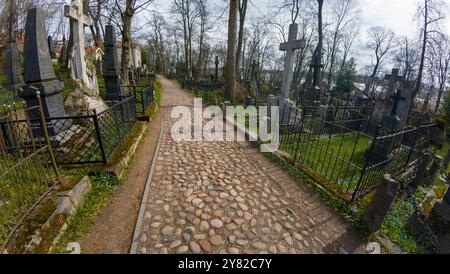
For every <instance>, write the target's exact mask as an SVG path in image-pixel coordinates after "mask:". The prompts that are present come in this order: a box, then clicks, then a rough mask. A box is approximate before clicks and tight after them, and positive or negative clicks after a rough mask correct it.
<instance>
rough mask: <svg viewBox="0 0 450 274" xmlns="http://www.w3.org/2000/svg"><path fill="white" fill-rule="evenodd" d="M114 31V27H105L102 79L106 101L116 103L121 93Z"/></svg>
mask: <svg viewBox="0 0 450 274" xmlns="http://www.w3.org/2000/svg"><path fill="white" fill-rule="evenodd" d="M116 43H117V40H116V30H115V28H114V26H112V25H107V26H106V27H105V42H104V45H105V56H104V59H103V78H104V79H105V87H106V100H109V101H118V100H119V98H120V97H121V96H123V93H122V87H121V83H122V81H121V78H120V71H119V66H118V65H117V50H116Z"/></svg>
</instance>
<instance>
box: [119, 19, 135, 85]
mask: <svg viewBox="0 0 450 274" xmlns="http://www.w3.org/2000/svg"><path fill="white" fill-rule="evenodd" d="M131 18H132V16H130V13H127V12H125V14H124V18H123V29H122V60H121V66H122V79H123V82H124V84H125V85H128V84H129V83H130V78H129V75H128V71H129V68H130V50H131Z"/></svg>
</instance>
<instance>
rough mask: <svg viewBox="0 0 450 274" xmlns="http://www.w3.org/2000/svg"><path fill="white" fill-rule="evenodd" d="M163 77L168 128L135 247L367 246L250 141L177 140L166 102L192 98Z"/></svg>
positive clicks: (300, 249)
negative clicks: (172, 134) (172, 130)
mask: <svg viewBox="0 0 450 274" xmlns="http://www.w3.org/2000/svg"><path fill="white" fill-rule="evenodd" d="M162 84H163V105H162V109H163V110H164V111H165V114H164V115H165V128H164V132H163V136H162V140H161V146H160V151H159V154H158V156H157V161H156V166H155V171H154V174H153V177H152V178H151V179H150V180H151V181H150V182H149V183H150V186H149V188H148V190H149V193H147V195H148V197H147V199H146V201H144V202H143V207H142V209H141V210H142V218H141V219H140V220H138V224H137V226H136V228H137V233H136V237H135V239H134V244H133V248H132V250H131V252H132V253H138V254H143V253H144V254H147V253H149V254H153V253H163V254H166V253H169V254H172V253H179V254H180V253H208V254H209V253H215V254H217V253H219V254H222V253H229V254H248V253H251V254H255V253H256V254H259V253H276V254H279V253H294V254H298V253H315V254H316V253H327V254H329V253H362V252H364V250H365V244H364V243H363V242H362V240H361V238H360V237H359V235H358V234H357V233H356V232H355V231H353V230H352V229H351V228H350V227H349V226H348V225H347V224H346V223H345V222H344V221H343V220H342V219H341V218H340V217H339V216H338V215H337V214H335V213H334V212H333V211H332V210H331V209H330V208H329V207H328V206H327V205H325V204H324V203H323V202H321V201H320V200H319V198H318V196H317V195H316V194H314V193H312V192H311V191H309V190H306V189H305V188H303V187H302V186H301V185H300V183H299V182H297V181H296V180H295V179H293V178H291V177H290V176H289V175H288V174H287V173H286V172H284V171H283V170H281V169H280V168H279V167H278V166H276V164H274V163H273V162H271V161H270V160H269V159H267V158H265V156H263V155H262V154H261V153H259V151H258V150H257V149H256V148H254V147H252V146H251V145H250V144H249V143H233V142H182V143H175V142H174V141H173V140H172V138H171V136H170V128H171V124H172V123H173V122H174V121H172V120H171V119H170V109H171V108H172V107H174V106H177V105H192V104H193V101H192V97H191V96H190V95H189V94H188V93H186V92H185V91H183V90H181V89H180V88H178V87H177V86H176V85H174V84H173V83H171V82H170V81H168V80H166V79H162Z"/></svg>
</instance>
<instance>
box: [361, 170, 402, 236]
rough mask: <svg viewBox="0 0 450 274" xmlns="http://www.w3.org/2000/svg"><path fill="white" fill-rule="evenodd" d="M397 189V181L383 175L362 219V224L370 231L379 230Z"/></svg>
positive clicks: (388, 175)
mask: <svg viewBox="0 0 450 274" xmlns="http://www.w3.org/2000/svg"><path fill="white" fill-rule="evenodd" d="M397 189H398V183H397V181H396V180H394V179H393V178H392V176H391V175H390V174H387V175H385V176H384V178H383V181H382V182H381V184H380V186H379V187H378V190H377V192H376V193H375V196H374V198H373V199H372V202H371V203H370V205H369V206H368V207H367V209H366V212H365V213H364V217H363V220H364V223H365V224H366V225H367V226H368V227H369V229H371V230H372V231H378V230H379V229H380V227H381V224H382V223H383V220H384V218H385V217H386V215H387V214H388V212H389V209H390V208H391V206H392V203H393V202H394V199H395V196H396V194H397Z"/></svg>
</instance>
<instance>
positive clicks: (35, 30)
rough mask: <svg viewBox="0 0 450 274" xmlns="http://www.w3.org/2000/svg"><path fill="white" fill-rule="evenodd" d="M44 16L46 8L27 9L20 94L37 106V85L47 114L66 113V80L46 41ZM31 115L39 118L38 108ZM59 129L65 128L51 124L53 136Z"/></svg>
mask: <svg viewBox="0 0 450 274" xmlns="http://www.w3.org/2000/svg"><path fill="white" fill-rule="evenodd" d="M44 18H45V12H44V11H43V10H42V9H41V8H33V9H30V10H29V11H28V15H27V21H26V25H25V30H26V32H25V45H24V80H25V85H24V87H23V91H22V92H21V94H20V96H21V97H22V98H24V99H25V101H26V104H27V106H28V107H34V106H37V105H38V101H37V97H36V89H38V90H39V92H40V95H41V98H42V103H43V110H44V115H45V117H64V116H66V112H65V109H64V104H63V99H62V96H61V94H60V93H61V92H62V90H63V89H64V83H63V82H60V81H58V80H57V79H56V75H55V71H54V70H53V65H52V59H51V58H50V51H49V48H48V43H47V41H46V40H47V39H46V37H47V33H46V28H45V22H44ZM29 115H30V119H31V120H38V119H39V111H37V110H33V111H30V113H29ZM33 127H34V126H33ZM37 127H39V125H37ZM60 130H62V129H61V128H55V127H54V125H49V134H50V135H52V136H54V135H56V134H58V132H59V131H60Z"/></svg>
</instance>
